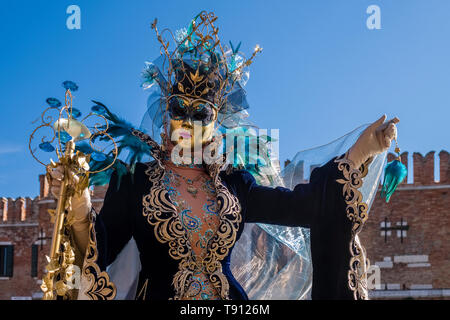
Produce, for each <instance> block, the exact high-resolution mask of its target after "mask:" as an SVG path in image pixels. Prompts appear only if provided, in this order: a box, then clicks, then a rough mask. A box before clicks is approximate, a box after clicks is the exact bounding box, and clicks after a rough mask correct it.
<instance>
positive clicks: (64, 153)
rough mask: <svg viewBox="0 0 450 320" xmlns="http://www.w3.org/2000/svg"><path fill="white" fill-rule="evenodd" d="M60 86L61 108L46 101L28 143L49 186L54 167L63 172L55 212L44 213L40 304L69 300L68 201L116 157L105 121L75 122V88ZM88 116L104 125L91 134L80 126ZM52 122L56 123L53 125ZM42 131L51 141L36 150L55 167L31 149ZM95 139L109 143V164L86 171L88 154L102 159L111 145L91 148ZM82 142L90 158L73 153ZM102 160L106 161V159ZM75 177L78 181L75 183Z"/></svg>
mask: <svg viewBox="0 0 450 320" xmlns="http://www.w3.org/2000/svg"><path fill="white" fill-rule="evenodd" d="M63 86H64V87H65V89H66V92H65V104H64V106H62V103H61V102H59V100H58V99H56V98H48V99H47V103H48V105H49V106H50V107H48V108H47V109H45V110H44V112H43V113H42V115H41V122H42V123H41V124H40V125H39V126H38V127H37V128H36V129H35V130H34V131H33V132H32V134H31V135H30V140H29V149H30V152H31V155H32V156H33V157H34V158H35V159H36V160H37V161H38V162H39V163H41V164H42V165H44V166H45V167H46V172H47V173H46V177H47V180H48V181H49V183H50V184H51V175H50V171H51V170H52V169H53V168H56V167H58V166H61V167H62V168H63V170H64V178H63V180H62V181H61V188H60V193H59V195H58V198H57V205H56V209H54V210H52V209H49V210H48V211H49V213H50V214H51V216H52V222H54V228H53V236H52V243H51V249H50V254H49V255H48V256H46V258H47V262H48V264H47V266H46V274H45V276H44V278H43V279H42V285H41V289H42V291H43V293H44V296H43V300H56V299H69V298H70V290H71V289H73V288H74V286H73V280H74V279H73V276H74V274H75V268H74V262H75V251H74V246H73V244H72V243H71V238H72V237H71V228H70V227H71V225H72V223H73V217H72V215H71V212H72V206H71V199H72V197H73V196H74V195H75V194H76V193H78V194H80V195H81V193H82V192H83V190H85V189H86V188H87V187H89V175H90V174H94V173H99V172H102V171H105V170H108V169H109V168H111V167H112V166H113V165H114V163H115V161H116V159H117V155H118V152H117V145H116V142H115V141H114V139H113V138H112V137H111V136H110V135H109V134H108V133H107V130H108V121H107V119H106V118H105V117H104V116H102V115H100V114H97V113H92V112H91V113H90V114H88V115H87V116H86V117H85V118H84V119H82V120H81V121H80V120H77V119H76V118H79V117H80V116H81V112H80V111H79V110H78V109H76V108H73V107H72V92H71V91H76V90H77V89H78V86H77V85H76V84H75V83H73V82H71V81H65V82H64V83H63ZM50 112H56V116H57V118H56V117H52V116H51V115H49V113H50ZM92 116H96V117H100V118H102V120H103V121H104V124H103V125H101V124H99V123H96V124H95V125H94V126H93V129H92V132H91V131H90V130H89V129H88V127H87V126H86V125H85V123H84V122H85V121H86V120H87V119H89V118H91V117H92ZM55 118H56V121H54V119H55ZM103 121H102V122H103ZM42 129H46V130H47V131H50V133H51V134H50V137H51V138H50V139H47V136H43V138H42V139H41V141H40V144H39V145H38V148H39V149H40V150H41V151H44V152H47V153H49V152H51V153H53V152H55V153H56V155H57V158H58V161H57V162H56V163H55V162H54V161H53V160H51V159H50V164H48V165H46V164H45V163H44V162H42V161H40V160H39V159H38V157H37V156H36V153H37V148H32V142H33V139H34V136H35V134H36V133H37V132H38V131H41V130H42ZM98 137H101V139H100V140H110V141H111V143H112V148H113V150H112V154H113V157H112V159H111V161H110V163H109V164H108V165H106V166H105V167H104V168H101V169H100V170H95V171H90V170H89V169H90V167H89V161H90V159H91V154H94V153H95V154H96V155H97V157H98V155H103V152H104V151H105V149H106V148H110V147H111V145H109V146H108V147H105V148H104V149H99V148H97V147H95V146H94V144H93V142H94V141H95V139H96V138H98ZM83 140H88V141H89V147H90V150H91V154H85V153H83V152H81V151H80V150H77V143H78V142H80V141H83ZM55 145H56V146H55ZM104 158H105V159H106V157H104ZM75 175H76V176H77V177H78V179H75Z"/></svg>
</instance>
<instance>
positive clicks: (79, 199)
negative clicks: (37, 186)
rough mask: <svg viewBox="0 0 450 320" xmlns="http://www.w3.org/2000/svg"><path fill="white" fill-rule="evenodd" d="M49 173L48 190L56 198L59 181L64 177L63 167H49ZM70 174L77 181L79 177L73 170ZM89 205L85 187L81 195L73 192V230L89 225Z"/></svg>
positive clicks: (58, 191) (89, 201)
mask: <svg viewBox="0 0 450 320" xmlns="http://www.w3.org/2000/svg"><path fill="white" fill-rule="evenodd" d="M49 173H50V176H51V178H52V179H51V186H50V192H51V194H52V195H53V196H54V197H55V198H58V197H59V193H60V191H61V181H62V180H63V178H64V168H63V167H62V166H60V165H58V166H57V167H56V168H49ZM71 175H72V178H73V179H74V181H75V182H76V183H78V181H79V178H78V177H77V176H76V175H75V174H74V173H73V172H71ZM91 207H92V204H91V195H90V193H89V189H88V188H85V189H84V190H83V193H82V194H81V195H78V194H77V193H75V195H74V196H73V197H72V214H73V218H74V222H73V224H72V228H73V229H74V230H77V229H85V228H86V226H88V225H89V219H88V214H89V212H90V210H91Z"/></svg>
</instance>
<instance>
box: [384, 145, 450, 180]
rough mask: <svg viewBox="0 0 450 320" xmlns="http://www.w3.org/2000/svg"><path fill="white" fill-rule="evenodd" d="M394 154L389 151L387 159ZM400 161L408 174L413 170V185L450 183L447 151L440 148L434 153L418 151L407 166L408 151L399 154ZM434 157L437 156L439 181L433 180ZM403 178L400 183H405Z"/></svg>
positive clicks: (449, 164) (449, 157)
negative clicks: (423, 153)
mask: <svg viewBox="0 0 450 320" xmlns="http://www.w3.org/2000/svg"><path fill="white" fill-rule="evenodd" d="M395 157H396V155H394V154H392V153H389V154H388V157H387V158H388V161H392V160H393V159H394V158H395ZM400 157H401V161H402V163H403V164H404V165H405V166H406V167H407V168H408V174H410V173H411V172H413V183H412V184H413V185H418V186H419V185H422V186H425V185H435V184H437V183H438V184H448V183H450V155H449V153H448V152H447V151H445V150H442V151H440V152H439V154H437V155H436V153H435V151H430V152H428V153H427V154H426V155H425V156H423V155H422V154H421V153H419V152H414V153H413V157H412V158H413V163H412V168H411V166H410V167H408V152H403V153H402V154H400ZM435 157H438V158H439V176H440V178H439V181H438V182H435V180H437V179H435V168H434V164H435ZM407 181H408V179H405V180H404V181H403V183H402V184H407Z"/></svg>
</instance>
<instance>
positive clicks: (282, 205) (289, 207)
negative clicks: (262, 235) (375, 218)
mask: <svg viewBox="0 0 450 320" xmlns="http://www.w3.org/2000/svg"><path fill="white" fill-rule="evenodd" d="M340 158H341V157H340ZM335 159H336V158H333V159H331V160H330V161H329V162H327V163H326V164H325V165H323V166H321V167H318V168H315V169H314V170H313V172H312V173H311V178H310V182H309V183H308V184H299V185H297V186H296V187H295V188H294V190H289V189H285V188H269V187H263V186H260V185H258V184H257V183H256V181H255V179H254V178H253V177H252V176H251V174H250V173H247V174H244V178H243V180H244V183H245V185H246V187H245V188H244V190H245V189H246V190H247V195H246V199H244V204H246V209H245V210H246V211H245V213H244V214H245V218H244V219H245V222H257V223H267V224H277V225H285V226H302V227H308V228H310V234H311V255H312V265H313V285H312V298H313V299H353V292H352V291H351V290H350V287H349V274H350V273H349V270H350V268H349V267H350V260H351V258H352V256H351V251H350V247H351V246H352V248H353V243H354V240H355V238H354V234H353V232H352V221H351V220H350V219H349V217H348V216H347V210H348V208H347V205H348V204H347V201H349V200H348V199H350V198H352V194H353V193H354V192H356V191H355V189H352V188H349V185H351V183H352V181H351V177H349V176H348V175H346V176H344V174H343V172H342V171H341V170H340V169H339V166H338V163H337V162H336V161H335ZM354 207H359V205H356V204H355V205H354ZM353 251H354V250H353Z"/></svg>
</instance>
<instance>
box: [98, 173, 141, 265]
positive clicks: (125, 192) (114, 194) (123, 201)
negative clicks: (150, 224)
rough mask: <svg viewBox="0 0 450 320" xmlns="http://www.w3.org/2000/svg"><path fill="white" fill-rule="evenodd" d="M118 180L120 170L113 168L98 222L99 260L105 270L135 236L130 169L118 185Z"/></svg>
mask: <svg viewBox="0 0 450 320" xmlns="http://www.w3.org/2000/svg"><path fill="white" fill-rule="evenodd" d="M118 183H119V181H118V174H117V172H116V171H114V172H113V174H112V176H111V180H110V182H109V186H108V189H107V191H106V195H105V199H104V202H103V207H102V208H101V210H100V213H99V214H98V216H97V218H96V222H95V233H96V238H97V250H98V260H97V263H98V265H99V266H100V268H101V269H102V270H104V269H105V268H106V267H107V266H108V265H110V264H111V263H112V262H113V261H114V260H115V258H116V257H117V255H118V254H119V252H120V251H121V250H122V249H123V248H124V246H125V245H126V244H127V243H128V241H129V240H130V239H131V236H132V224H131V214H132V212H133V211H132V210H133V208H132V204H131V203H130V199H131V193H132V192H133V189H132V187H133V184H132V180H131V173H129V172H128V173H127V174H126V175H124V176H122V178H121V181H120V184H119V187H118Z"/></svg>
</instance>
